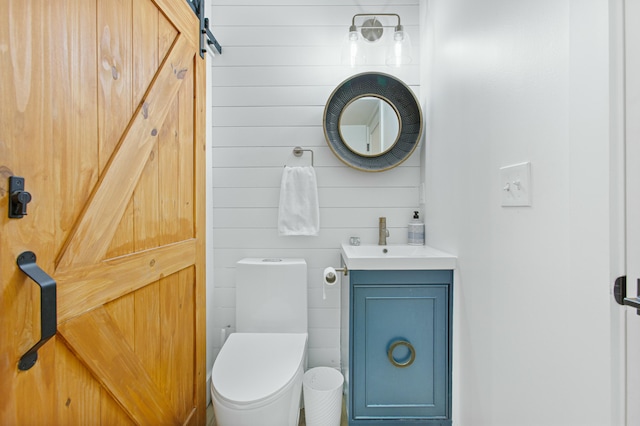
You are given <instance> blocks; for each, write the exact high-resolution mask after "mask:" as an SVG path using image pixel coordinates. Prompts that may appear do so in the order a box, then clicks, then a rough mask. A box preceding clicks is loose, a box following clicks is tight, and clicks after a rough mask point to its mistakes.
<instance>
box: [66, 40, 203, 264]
mask: <svg viewBox="0 0 640 426" xmlns="http://www.w3.org/2000/svg"><path fill="white" fill-rule="evenodd" d="M186 43H187V40H185V39H184V38H182V37H180V38H178V40H177V42H176V45H174V48H173V49H172V50H171V53H170V54H169V56H168V57H167V60H166V62H165V63H164V64H163V65H162V68H161V70H160V72H159V73H158V75H157V76H156V80H155V82H154V84H153V85H152V87H151V90H150V91H149V93H148V94H147V96H146V100H145V102H144V106H143V107H141V108H140V109H139V110H138V111H137V112H136V114H135V115H134V118H133V121H132V123H131V125H130V127H129V129H128V130H127V132H126V133H125V135H124V137H123V141H122V143H121V145H120V147H119V149H118V150H117V151H116V152H115V153H114V156H113V158H112V160H111V162H110V164H109V166H108V168H107V170H106V171H105V173H104V175H103V177H102V178H101V181H100V182H99V184H98V187H97V188H96V190H95V192H94V193H93V194H92V197H91V201H90V203H89V205H88V206H87V208H86V210H85V211H84V212H83V215H82V218H81V219H80V222H79V223H78V225H77V226H76V228H75V229H74V232H73V234H72V237H71V239H70V240H69V241H68V244H67V246H66V247H65V248H64V251H63V253H62V255H61V257H60V260H59V262H58V268H59V269H60V270H65V269H68V268H69V267H70V266H71V265H72V264H75V265H86V264H91V263H96V262H98V261H100V260H101V259H102V258H103V257H104V255H105V253H106V251H107V249H108V247H109V243H110V241H111V239H112V237H113V235H114V233H115V232H116V229H117V227H118V224H119V222H120V219H121V217H122V215H123V213H124V210H125V208H126V206H127V204H128V202H129V200H130V199H131V195H132V193H133V191H134V188H135V185H136V184H137V182H138V179H139V178H140V175H141V174H142V171H143V169H144V165H145V164H146V161H145V159H146V158H148V156H149V153H150V152H151V151H152V149H153V146H154V142H155V138H156V136H157V134H158V129H159V128H160V127H161V125H162V122H163V121H164V118H165V117H166V115H167V112H168V110H169V106H170V105H171V99H174V98H175V96H176V94H177V92H178V89H179V88H180V86H181V85H182V82H183V76H184V73H185V72H186V71H187V70H188V67H189V66H190V65H191V58H193V52H192V51H189V49H188V46H187V45H186Z"/></svg>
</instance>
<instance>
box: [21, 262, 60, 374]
mask: <svg viewBox="0 0 640 426" xmlns="http://www.w3.org/2000/svg"><path fill="white" fill-rule="evenodd" d="M16 263H17V264H18V267H19V268H20V270H21V271H22V272H24V273H25V274H26V275H27V276H28V277H29V278H31V279H32V280H33V281H35V283H36V284H38V286H40V341H38V343H36V344H35V345H33V347H32V348H31V349H29V350H28V351H27V352H26V353H25V354H24V355H22V358H20V362H19V363H18V368H19V369H20V370H23V371H24V370H28V369H30V368H31V367H33V366H34V364H35V363H36V361H37V360H38V349H40V347H41V346H42V345H44V344H45V343H46V342H47V340H49V339H50V338H52V337H53V336H55V334H56V332H57V329H58V324H57V323H58V318H57V312H56V309H57V306H56V304H57V301H56V282H55V281H54V280H53V278H51V277H50V276H49V275H47V273H46V272H44V271H43V270H42V269H40V267H39V266H38V265H36V255H35V253H33V252H32V251H25V252H23V253H21V254H20V255H19V256H18V259H17V260H16Z"/></svg>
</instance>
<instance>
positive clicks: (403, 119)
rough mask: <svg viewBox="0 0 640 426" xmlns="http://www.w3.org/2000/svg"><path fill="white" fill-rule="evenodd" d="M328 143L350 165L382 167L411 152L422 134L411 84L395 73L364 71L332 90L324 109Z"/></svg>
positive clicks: (365, 168) (376, 169)
mask: <svg viewBox="0 0 640 426" xmlns="http://www.w3.org/2000/svg"><path fill="white" fill-rule="evenodd" d="M323 129H324V134H325V137H326V139H327V144H328V145H329V147H330V148H331V150H332V151H333V153H334V154H335V155H336V156H337V157H338V158H339V159H340V160H341V161H342V162H343V163H345V164H346V165H348V166H350V167H353V168H356V169H359V170H363V171H367V172H379V171H383V170H388V169H391V168H393V167H396V166H398V165H399V164H401V163H402V162H404V161H405V160H406V159H407V158H409V157H410V156H411V154H412V153H413V151H414V150H415V149H416V147H417V146H418V144H419V142H420V137H421V135H422V111H421V110H420V105H419V103H418V101H417V99H416V97H415V95H414V94H413V92H412V91H411V89H410V88H409V87H408V86H407V85H406V84H404V83H403V82H402V81H400V80H398V79H396V78H395V77H393V76H390V75H388V74H382V73H362V74H357V75H355V76H353V77H350V78H348V79H347V80H345V81H343V82H342V83H340V85H338V87H337V88H336V89H335V90H334V91H333V93H332V94H331V96H329V100H328V101H327V104H326V106H325V109H324V118H323Z"/></svg>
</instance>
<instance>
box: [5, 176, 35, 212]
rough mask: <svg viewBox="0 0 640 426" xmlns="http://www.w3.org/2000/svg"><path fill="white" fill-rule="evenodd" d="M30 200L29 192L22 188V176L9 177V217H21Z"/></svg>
mask: <svg viewBox="0 0 640 426" xmlns="http://www.w3.org/2000/svg"><path fill="white" fill-rule="evenodd" d="M30 201H31V194H29V193H28V192H27V191H25V190H24V178H23V177H18V176H10V177H9V217H10V218H17V219H19V218H21V217H23V216H24V215H26V214H27V204H29V202H30Z"/></svg>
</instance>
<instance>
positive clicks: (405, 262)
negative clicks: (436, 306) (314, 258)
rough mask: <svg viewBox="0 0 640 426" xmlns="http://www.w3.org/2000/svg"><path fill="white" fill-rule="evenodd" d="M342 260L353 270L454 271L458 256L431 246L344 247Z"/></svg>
mask: <svg viewBox="0 0 640 426" xmlns="http://www.w3.org/2000/svg"><path fill="white" fill-rule="evenodd" d="M342 258H343V259H344V262H345V264H346V266H347V268H348V269H351V270H389V269H391V270H420V269H455V267H456V260H457V258H456V256H454V255H452V254H449V253H445V252H443V251H440V250H437V249H434V248H433V247H429V246H410V245H407V244H389V245H386V246H379V245H374V244H363V245H360V246H352V245H349V244H346V243H343V244H342Z"/></svg>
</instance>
